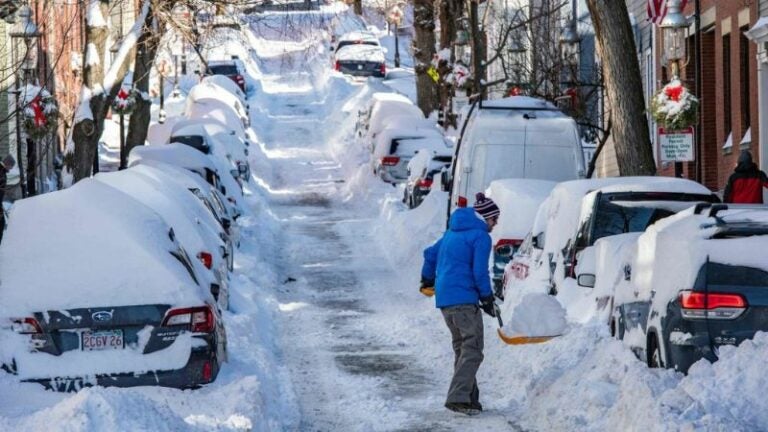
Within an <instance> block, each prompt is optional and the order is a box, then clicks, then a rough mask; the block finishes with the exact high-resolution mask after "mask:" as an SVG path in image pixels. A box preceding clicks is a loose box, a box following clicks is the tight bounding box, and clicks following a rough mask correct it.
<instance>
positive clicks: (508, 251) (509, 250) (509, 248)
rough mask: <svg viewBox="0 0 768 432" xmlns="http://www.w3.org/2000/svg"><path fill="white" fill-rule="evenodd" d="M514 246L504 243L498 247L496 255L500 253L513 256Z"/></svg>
mask: <svg viewBox="0 0 768 432" xmlns="http://www.w3.org/2000/svg"><path fill="white" fill-rule="evenodd" d="M512 252H513V251H512V246H510V245H503V246H499V247H498V248H496V255H499V256H501V257H504V258H511V257H512Z"/></svg>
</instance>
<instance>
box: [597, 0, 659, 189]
mask: <svg viewBox="0 0 768 432" xmlns="http://www.w3.org/2000/svg"><path fill="white" fill-rule="evenodd" d="M587 7H588V8H589V13H590V15H591V16H592V24H593V26H594V28H595V38H596V40H597V47H598V53H599V55H600V59H601V61H602V63H603V71H604V77H605V88H606V90H607V96H608V105H609V108H610V110H611V119H612V123H613V125H612V131H611V133H612V135H613V141H614V145H615V148H616V159H617V162H618V165H619V174H620V175H622V176H631V175H654V174H655V173H656V164H655V161H654V159H653V149H652V148H651V139H650V135H649V133H648V120H647V118H646V114H645V111H646V110H645V100H644V98H643V82H642V78H641V75H640V65H639V63H638V60H637V49H636V47H635V39H634V35H633V33H632V25H631V24H630V21H629V12H628V11H627V6H626V3H625V2H616V1H613V0H587Z"/></svg>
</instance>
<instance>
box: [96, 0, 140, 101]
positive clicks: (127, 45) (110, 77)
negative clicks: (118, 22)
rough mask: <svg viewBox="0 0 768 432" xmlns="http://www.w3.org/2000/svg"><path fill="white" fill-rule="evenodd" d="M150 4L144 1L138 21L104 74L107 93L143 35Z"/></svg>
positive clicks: (104, 85)
mask: <svg viewBox="0 0 768 432" xmlns="http://www.w3.org/2000/svg"><path fill="white" fill-rule="evenodd" d="M149 5H150V0H144V1H143V2H142V5H141V13H140V14H139V16H137V17H136V22H134V23H133V27H132V28H131V30H130V31H129V32H128V33H127V34H126V35H125V37H124V38H123V40H122V42H121V43H120V49H119V50H118V51H117V54H115V60H114V61H113V62H112V64H111V65H110V66H109V70H107V72H106V73H105V74H104V82H103V85H102V86H103V87H104V90H105V91H106V92H107V93H109V92H110V91H111V90H112V86H113V85H115V84H116V83H117V81H118V73H119V72H120V69H122V65H123V63H125V61H126V58H127V57H128V55H130V53H131V50H132V49H133V47H135V46H136V43H137V42H138V40H139V37H140V36H141V31H142V29H143V27H144V21H146V19H147V14H149Z"/></svg>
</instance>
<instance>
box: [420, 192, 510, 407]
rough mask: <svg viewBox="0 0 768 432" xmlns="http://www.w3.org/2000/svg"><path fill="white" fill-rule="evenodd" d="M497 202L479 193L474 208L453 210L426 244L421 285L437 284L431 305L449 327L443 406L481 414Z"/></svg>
mask: <svg viewBox="0 0 768 432" xmlns="http://www.w3.org/2000/svg"><path fill="white" fill-rule="evenodd" d="M499 214H500V212H499V207H497V206H496V204H495V203H494V202H493V201H492V200H490V199H489V198H486V197H485V196H484V195H483V194H482V193H479V194H477V202H476V203H475V206H474V208H460V209H458V210H456V211H455V212H453V214H452V215H451V219H450V222H449V224H448V231H446V232H445V234H443V237H442V238H441V239H440V240H438V241H437V243H435V244H434V245H432V246H431V247H429V248H427V249H426V250H424V266H423V267H422V270H421V289H424V288H427V287H433V286H434V288H435V290H434V291H435V305H436V306H437V307H438V308H439V309H440V311H441V312H442V314H443V318H444V319H445V323H446V325H447V326H448V330H450V332H451V338H452V342H453V351H454V354H455V357H454V365H453V379H452V380H451V386H450V388H449V390H448V397H447V399H446V402H445V407H446V408H448V409H449V410H451V411H456V412H459V413H462V414H467V415H474V414H479V413H480V412H481V411H482V410H483V407H482V405H481V404H480V391H479V389H478V387H477V379H476V378H475V376H476V374H477V370H478V368H479V367H480V364H481V363H482V362H483V318H482V315H481V313H480V309H482V310H483V311H485V312H486V313H487V314H488V315H490V316H495V312H494V303H493V292H492V291H491V279H490V276H489V272H488V262H489V258H490V254H491V236H490V235H489V234H488V233H489V232H491V230H492V229H493V227H494V226H495V225H496V223H497V222H498V219H499Z"/></svg>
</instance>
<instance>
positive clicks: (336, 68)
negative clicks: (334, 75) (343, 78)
mask: <svg viewBox="0 0 768 432" xmlns="http://www.w3.org/2000/svg"><path fill="white" fill-rule="evenodd" d="M333 68H334V69H335V70H337V71H340V70H341V62H340V61H338V60H337V61H336V64H335V65H334V66H333Z"/></svg>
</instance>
